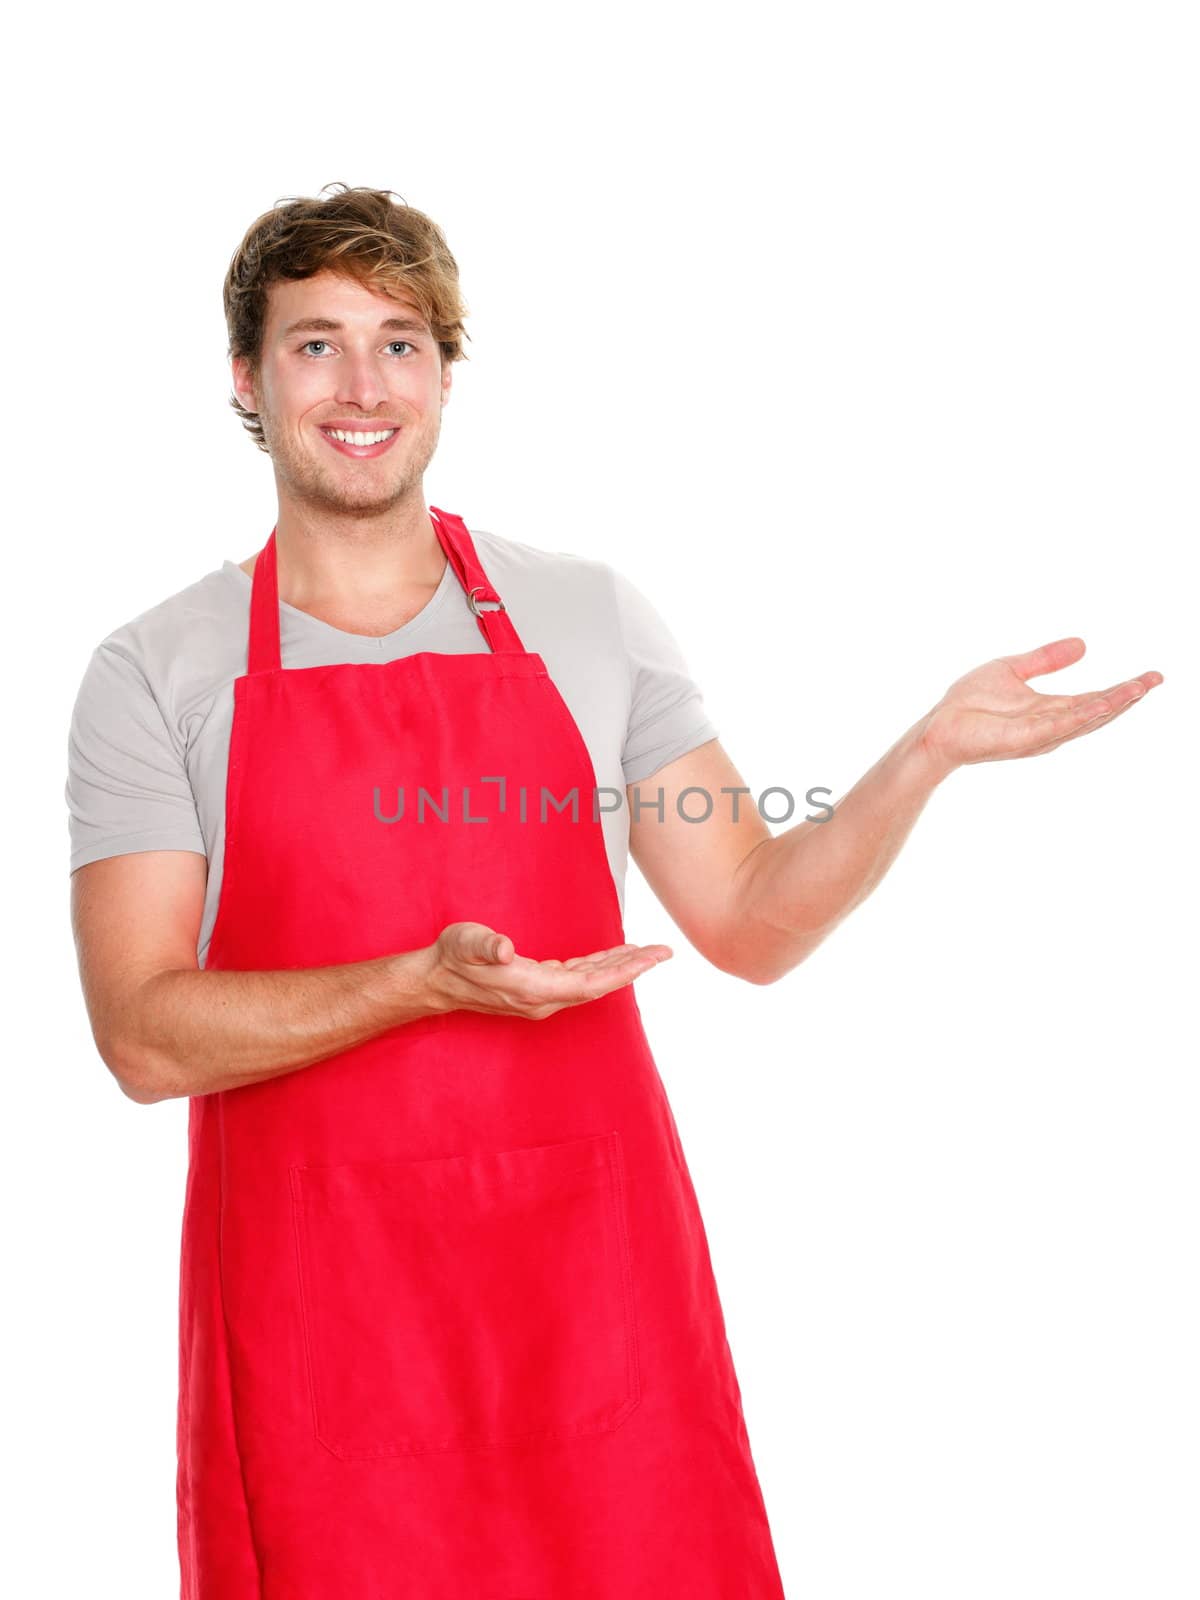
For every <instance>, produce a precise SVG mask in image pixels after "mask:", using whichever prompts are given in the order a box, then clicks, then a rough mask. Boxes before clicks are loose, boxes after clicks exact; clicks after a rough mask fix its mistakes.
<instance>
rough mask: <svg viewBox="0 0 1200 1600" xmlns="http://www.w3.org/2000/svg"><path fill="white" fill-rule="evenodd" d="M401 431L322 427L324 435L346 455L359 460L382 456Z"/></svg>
mask: <svg viewBox="0 0 1200 1600" xmlns="http://www.w3.org/2000/svg"><path fill="white" fill-rule="evenodd" d="M399 432H400V429H399V428H355V429H353V430H351V429H348V428H322V429H321V433H322V435H323V436H324V437H325V438H326V439H327V440H328V441H329V443H330V444H331V445H332V446H333V448H334V449H335V450H337V451H340V453H341V454H342V455H344V456H352V457H354V458H355V459H357V460H359V461H363V460H369V459H370V458H371V457H373V456H381V455H382V454H383V453H384V451H385V450H387V449H388V448H389V447H390V446H391V443H392V441H393V440H394V439H395V438H396V436H397V434H398V433H399Z"/></svg>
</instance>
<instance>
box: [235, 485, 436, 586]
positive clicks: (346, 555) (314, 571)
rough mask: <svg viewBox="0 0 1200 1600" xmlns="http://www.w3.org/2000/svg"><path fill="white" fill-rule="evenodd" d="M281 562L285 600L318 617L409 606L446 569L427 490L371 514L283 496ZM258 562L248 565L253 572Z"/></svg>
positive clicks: (278, 533)
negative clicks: (423, 495)
mask: <svg viewBox="0 0 1200 1600" xmlns="http://www.w3.org/2000/svg"><path fill="white" fill-rule="evenodd" d="M275 560H276V571H277V574H278V581H279V598H280V599H281V600H283V601H286V602H287V604H288V605H292V606H296V607H298V609H300V610H301V611H310V612H313V613H314V614H318V615H320V614H322V613H330V614H333V613H336V614H338V615H353V614H355V613H356V612H363V613H365V614H369V613H371V611H372V609H373V608H376V607H383V608H385V609H389V608H393V607H396V606H397V605H399V606H400V607H401V608H403V607H404V605H405V603H406V601H409V600H411V599H413V598H414V597H419V596H420V595H423V594H424V595H427V594H429V593H431V592H432V591H433V590H434V589H436V588H437V586H438V584H439V583H440V582H441V579H442V575H443V573H444V572H445V570H446V556H445V553H444V551H443V550H442V546H441V543H440V541H439V539H438V536H437V534H436V532H435V531H434V527H433V521H432V518H431V517H430V515H429V512H428V509H427V507H426V505H425V502H424V499H423V497H422V496H421V495H420V493H416V494H414V495H412V496H410V497H406V498H405V499H404V500H402V501H398V502H397V503H396V504H395V505H393V506H389V507H388V509H387V511H386V512H383V513H381V514H378V515H370V516H363V515H356V514H354V513H346V512H338V511H329V510H328V509H326V508H324V507H320V506H312V505H311V504H296V503H291V502H286V501H284V500H282V499H281V501H280V506H279V513H278V519H277V522H276V526H275ZM254 561H255V557H254V556H250V557H249V558H247V560H245V561H243V562H242V563H241V567H242V570H243V571H244V572H247V573H251V574H252V573H253V571H254Z"/></svg>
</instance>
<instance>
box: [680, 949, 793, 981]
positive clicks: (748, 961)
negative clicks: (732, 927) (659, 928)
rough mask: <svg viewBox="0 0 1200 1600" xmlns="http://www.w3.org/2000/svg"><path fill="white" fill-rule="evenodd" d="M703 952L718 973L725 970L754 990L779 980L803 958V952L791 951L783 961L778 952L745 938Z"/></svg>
mask: <svg viewBox="0 0 1200 1600" xmlns="http://www.w3.org/2000/svg"><path fill="white" fill-rule="evenodd" d="M703 953H704V956H705V958H706V959H707V960H708V962H709V963H710V964H711V965H712V966H714V967H716V969H717V971H718V972H724V973H727V974H728V975H729V976H730V977H731V978H740V979H741V981H742V982H743V983H750V984H753V985H754V987H755V988H756V989H765V988H767V986H768V985H769V984H772V983H778V982H779V980H780V978H783V977H786V976H787V974H788V973H789V972H791V970H792V969H793V967H797V966H799V964H800V962H801V961H803V960H804V955H799V954H793V955H791V956H790V958H788V959H786V960H785V959H782V958H781V957H780V955H779V954H778V953H771V952H767V951H756V950H753V949H752V948H750V947H749V946H748V945H747V944H746V942H745V941H742V942H740V943H736V942H735V943H734V944H733V945H732V946H723V947H720V948H713V949H708V950H705V951H704V952H703ZM804 954H805V955H806V954H807V951H805V953H804Z"/></svg>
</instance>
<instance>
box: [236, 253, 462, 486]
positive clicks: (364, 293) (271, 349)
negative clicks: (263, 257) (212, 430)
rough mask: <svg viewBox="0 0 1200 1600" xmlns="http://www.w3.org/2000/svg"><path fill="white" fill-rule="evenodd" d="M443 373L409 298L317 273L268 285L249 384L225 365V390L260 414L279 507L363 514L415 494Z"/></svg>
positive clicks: (438, 419)
mask: <svg viewBox="0 0 1200 1600" xmlns="http://www.w3.org/2000/svg"><path fill="white" fill-rule="evenodd" d="M450 371H451V369H450V366H449V365H448V364H447V366H446V368H445V370H444V371H443V370H442V361H441V352H440V351H439V349H438V345H437V341H436V339H434V337H433V335H432V333H431V331H430V329H429V325H428V324H427V323H426V322H425V320H424V318H423V317H422V316H421V313H420V312H419V311H418V310H417V308H416V307H415V306H414V305H413V304H412V303H411V302H410V301H407V300H393V299H391V298H390V297H389V296H388V295H385V294H379V293H375V292H374V291H372V290H370V289H367V288H364V287H363V286H362V285H361V284H358V283H356V282H354V280H353V279H351V278H345V277H342V276H340V275H339V274H337V273H333V272H319V273H317V274H316V275H315V276H314V277H312V278H305V279H302V280H300V281H299V282H281V283H274V284H272V285H271V287H270V288H269V289H268V291H267V320H266V327H265V328H264V330H263V344H262V357H261V361H260V367H259V373H258V381H257V383H255V381H254V379H253V377H252V375H251V372H250V368H249V364H248V362H247V361H246V360H245V359H244V358H242V357H235V358H234V361H233V386H234V392H235V393H236V394H237V397H238V399H239V400H240V401H241V403H242V405H243V406H245V408H246V410H247V411H254V412H257V413H258V417H259V421H260V422H261V424H262V430H263V437H264V439H265V440H266V444H267V448H268V449H269V450H270V452H271V460H272V463H273V465H274V468H275V477H276V481H277V483H278V486H279V495H280V501H281V503H282V502H283V501H284V500H285V499H290V500H292V501H295V502H302V503H303V504H304V505H305V506H307V507H310V508H320V509H322V510H326V511H338V512H342V513H347V512H348V513H351V514H353V513H356V512H357V513H359V514H361V515H363V516H370V515H376V514H379V513H383V512H386V511H388V510H389V509H390V508H391V507H392V506H394V505H395V504H396V503H397V502H398V501H400V500H403V499H405V498H406V497H411V496H420V494H421V492H422V490H421V483H422V478H423V476H424V472H425V468H426V467H427V466H428V465H429V462H430V460H431V459H432V456H433V452H434V451H435V450H436V448H437V442H438V435H439V433H440V432H441V426H442V407H443V405H444V404H445V403H446V401H447V400H448V399H449V397H450ZM347 432H351V433H357V434H363V433H366V434H370V435H372V436H375V438H374V441H373V442H367V443H361V444H355V443H354V442H353V441H352V440H347V439H345V438H344V437H343V438H339V437H338V435H339V434H342V435H344V434H345V433H347ZM381 433H382V434H385V435H386V437H385V438H383V439H382V440H379V439H378V437H377V436H378V435H379V434H381Z"/></svg>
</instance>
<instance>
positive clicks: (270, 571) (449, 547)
mask: <svg viewBox="0 0 1200 1600" xmlns="http://www.w3.org/2000/svg"><path fill="white" fill-rule="evenodd" d="M429 515H430V518H431V519H432V521H433V527H434V531H435V533H436V534H437V536H438V542H439V543H440V544H441V546H442V549H443V550H444V551H445V552H446V559H447V561H449V563H450V565H451V567H452V568H453V569H454V575H455V577H456V578H457V579H458V581H459V583H460V584H461V585H462V587H463V590H464V591H465V593H466V597H467V602H468V604H469V605H470V607H471V610H472V611H473V612H474V614H475V620H476V622H477V623H478V624H479V631H480V632H481V633H482V634H483V637H484V638H485V639H486V640H487V642H488V647H489V648H490V649H491V650H492V651H494V652H507V653H520V654H524V649H525V647H524V645H522V643H521V640H520V638H519V636H518V634H517V630H516V628H514V627H513V625H512V623H511V622H510V621H509V617H508V612H507V611H506V609H505V606H504V602H503V601H502V600H501V598H500V596H499V595H498V594H497V593H496V591H495V589H494V588H493V587H492V585H491V584H490V583H489V582H488V576H487V573H486V572H485V571H484V570H483V567H482V565H481V564H480V560H479V557H478V555H477V554H476V551H475V544H474V541H473V540H472V538H471V535H470V533H468V531H467V525H466V523H465V522H464V521H463V520H462V518H461V517H457V516H455V515H454V513H453V512H452V511H439V510H438V508H437V506H430V508H429ZM277 526H278V524H277V525H276V527H277ZM275 533H276V528H272V529H271V533H270V537H269V538H268V539H267V542H266V544H265V545H263V547H262V549H261V550H260V551H259V552H258V558H257V560H256V561H255V563H254V574H253V578H252V587H251V590H250V644H249V651H248V662H247V669H248V671H250V672H277V671H278V670H279V668H280V666H281V664H282V663H281V658H280V649H279V576H278V571H277V568H276V562H275Z"/></svg>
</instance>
